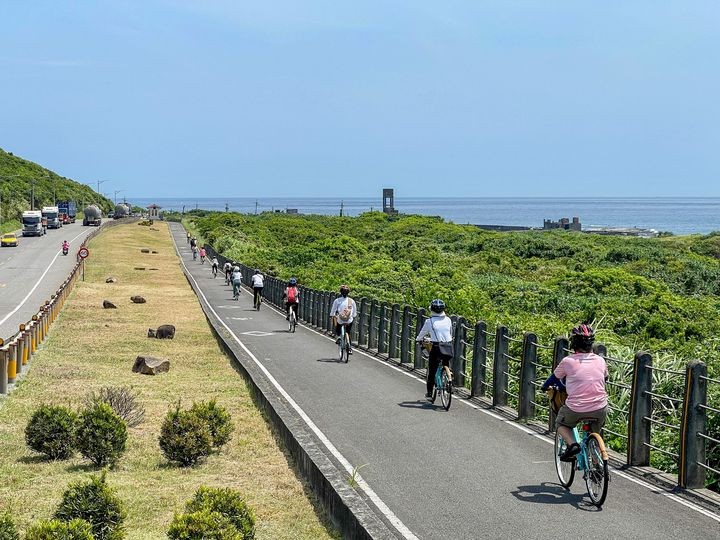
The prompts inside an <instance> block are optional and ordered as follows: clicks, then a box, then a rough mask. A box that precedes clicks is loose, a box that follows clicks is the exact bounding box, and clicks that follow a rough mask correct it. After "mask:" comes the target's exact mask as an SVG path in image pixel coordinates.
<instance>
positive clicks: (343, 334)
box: [338, 327, 345, 362]
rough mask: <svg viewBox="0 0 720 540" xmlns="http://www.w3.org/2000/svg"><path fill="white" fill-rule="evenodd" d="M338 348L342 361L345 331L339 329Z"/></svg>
mask: <svg viewBox="0 0 720 540" xmlns="http://www.w3.org/2000/svg"><path fill="white" fill-rule="evenodd" d="M338 349H339V350H340V361H341V362H342V361H343V355H344V354H345V332H344V331H343V330H342V327H341V330H340V335H339V336H338Z"/></svg>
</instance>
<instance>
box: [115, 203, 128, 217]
mask: <svg viewBox="0 0 720 540" xmlns="http://www.w3.org/2000/svg"><path fill="white" fill-rule="evenodd" d="M129 215H130V206H129V205H127V204H125V203H120V204H118V205H115V213H114V215H113V218H115V219H122V218H126V217H128V216H129Z"/></svg>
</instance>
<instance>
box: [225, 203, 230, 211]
mask: <svg viewBox="0 0 720 540" xmlns="http://www.w3.org/2000/svg"><path fill="white" fill-rule="evenodd" d="M229 210H230V204H229V203H228V202H227V201H225V211H226V212H228V211H229Z"/></svg>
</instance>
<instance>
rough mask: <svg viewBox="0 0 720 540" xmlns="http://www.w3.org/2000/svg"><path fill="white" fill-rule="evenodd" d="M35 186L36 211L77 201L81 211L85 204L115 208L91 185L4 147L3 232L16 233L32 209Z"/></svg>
mask: <svg viewBox="0 0 720 540" xmlns="http://www.w3.org/2000/svg"><path fill="white" fill-rule="evenodd" d="M33 181H34V183H35V208H42V207H43V206H48V205H50V204H52V202H53V201H54V200H58V201H61V200H66V199H68V200H74V201H76V202H77V204H78V210H79V209H80V208H82V207H83V206H84V205H87V204H90V203H95V204H98V205H99V206H100V207H101V208H102V209H103V211H104V212H107V211H109V210H110V209H112V208H114V205H113V204H112V201H110V200H109V199H106V198H105V197H103V196H101V195H99V194H97V193H96V192H95V191H93V189H92V188H91V187H89V186H86V185H84V184H81V183H79V182H76V181H74V180H71V179H69V178H65V177H63V176H59V175H58V174H56V173H54V172H53V171H50V170H48V169H45V168H44V167H41V166H40V165H38V164H37V163H33V162H32V161H28V160H26V159H22V158H19V157H17V156H14V155H13V154H12V153H11V152H5V151H4V150H2V149H1V148H0V197H1V202H2V206H1V207H0V231H4V230H14V229H16V228H18V227H19V222H15V223H8V224H7V226H4V225H5V223H6V222H9V221H13V220H18V219H19V217H20V215H21V214H22V212H23V211H24V210H29V209H30V197H31V189H32V183H33Z"/></svg>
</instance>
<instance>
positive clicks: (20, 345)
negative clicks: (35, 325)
mask: <svg viewBox="0 0 720 540" xmlns="http://www.w3.org/2000/svg"><path fill="white" fill-rule="evenodd" d="M24 331H25V325H24V324H21V325H20V331H19V332H18V335H17V339H16V347H17V365H16V367H15V373H17V374H18V375H20V374H21V373H22V369H23V358H25V339H24V336H23V332H24Z"/></svg>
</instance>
